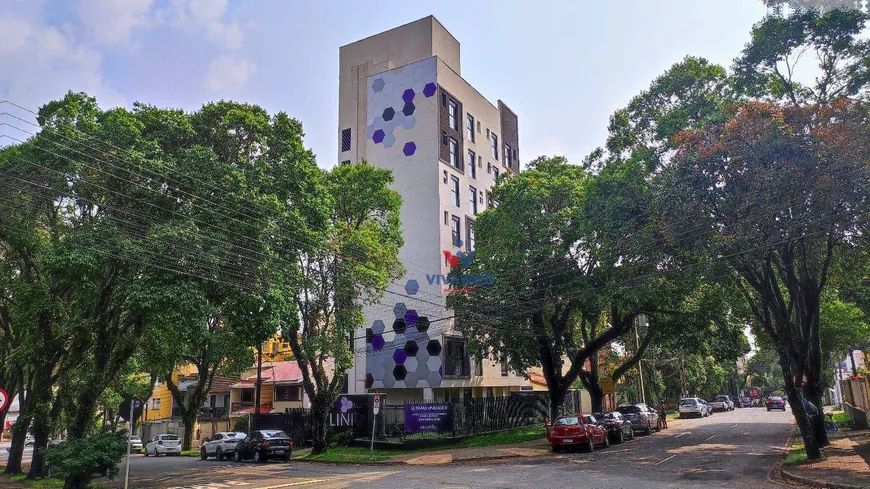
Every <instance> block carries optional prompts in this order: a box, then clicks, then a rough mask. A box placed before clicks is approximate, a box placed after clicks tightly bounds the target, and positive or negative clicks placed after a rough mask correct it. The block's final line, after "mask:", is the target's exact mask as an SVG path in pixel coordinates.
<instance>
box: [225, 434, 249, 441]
mask: <svg viewBox="0 0 870 489" xmlns="http://www.w3.org/2000/svg"><path fill="white" fill-rule="evenodd" d="M244 437H245V434H244V433H227V438H236V439H239V440H241V439H242V438H244Z"/></svg>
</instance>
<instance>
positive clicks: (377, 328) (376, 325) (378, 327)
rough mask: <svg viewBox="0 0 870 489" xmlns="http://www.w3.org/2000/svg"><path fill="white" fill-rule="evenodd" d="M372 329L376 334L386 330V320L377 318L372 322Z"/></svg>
mask: <svg viewBox="0 0 870 489" xmlns="http://www.w3.org/2000/svg"><path fill="white" fill-rule="evenodd" d="M371 330H372V332H373V333H375V334H381V333H383V332H384V322H383V321H381V320H380V319H376V320H375V322H373V323H372V327H371Z"/></svg>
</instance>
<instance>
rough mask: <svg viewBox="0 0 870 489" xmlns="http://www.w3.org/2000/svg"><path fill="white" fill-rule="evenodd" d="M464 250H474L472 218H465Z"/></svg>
mask: <svg viewBox="0 0 870 489" xmlns="http://www.w3.org/2000/svg"><path fill="white" fill-rule="evenodd" d="M465 227H466V229H465V238H466V239H465V251H467V252H469V253H470V252H472V251H474V248H475V246H474V219H469V218H467V217H466V218H465Z"/></svg>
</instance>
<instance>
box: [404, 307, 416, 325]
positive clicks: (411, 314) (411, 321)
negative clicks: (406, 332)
mask: <svg viewBox="0 0 870 489" xmlns="http://www.w3.org/2000/svg"><path fill="white" fill-rule="evenodd" d="M405 322H406V323H407V324H408V327H409V328H413V327H414V326H415V325H416V324H417V311H415V310H413V309H408V311H407V312H406V313H405Z"/></svg>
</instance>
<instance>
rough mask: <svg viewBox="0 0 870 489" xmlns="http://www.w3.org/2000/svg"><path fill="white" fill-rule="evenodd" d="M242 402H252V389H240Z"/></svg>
mask: <svg viewBox="0 0 870 489" xmlns="http://www.w3.org/2000/svg"><path fill="white" fill-rule="evenodd" d="M242 402H254V389H242Z"/></svg>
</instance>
